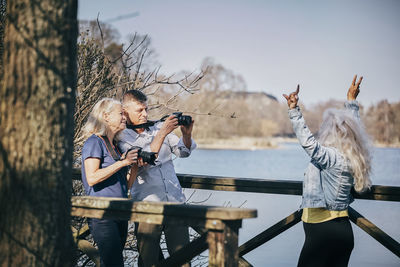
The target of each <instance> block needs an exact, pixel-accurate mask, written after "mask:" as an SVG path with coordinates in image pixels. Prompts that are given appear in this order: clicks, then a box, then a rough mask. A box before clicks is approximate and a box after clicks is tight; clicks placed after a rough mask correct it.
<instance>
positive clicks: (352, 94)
mask: <svg viewBox="0 0 400 267" xmlns="http://www.w3.org/2000/svg"><path fill="white" fill-rule="evenodd" d="M362 80H363V76H361V77H360V79H359V80H358V82H356V81H357V74H356V75H354V78H353V81H352V82H351V85H350V88H349V90H348V91H347V100H348V101H352V100H356V99H357V96H358V93H360V84H361V81H362Z"/></svg>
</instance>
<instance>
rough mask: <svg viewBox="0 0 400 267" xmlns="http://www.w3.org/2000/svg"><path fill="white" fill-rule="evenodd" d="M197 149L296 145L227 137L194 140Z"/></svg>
mask: <svg viewBox="0 0 400 267" xmlns="http://www.w3.org/2000/svg"><path fill="white" fill-rule="evenodd" d="M195 141H196V143H197V147H198V148H199V149H207V150H265V149H279V148H281V147H282V144H284V143H298V140H297V139H296V138H288V137H229V138H226V139H217V138H207V139H205V138H204V139H195ZM374 146H375V147H378V148H400V143H396V144H382V143H374Z"/></svg>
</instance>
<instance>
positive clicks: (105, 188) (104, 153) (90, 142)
mask: <svg viewBox="0 0 400 267" xmlns="http://www.w3.org/2000/svg"><path fill="white" fill-rule="evenodd" d="M116 152H117V154H119V152H118V150H117V151H116ZM87 158H98V159H100V169H103V168H106V167H108V166H110V165H112V164H114V163H115V162H116V161H115V160H114V159H113V157H112V156H111V154H110V152H109V151H108V149H107V147H106V144H105V143H104V140H103V139H102V138H101V137H99V136H97V135H92V136H90V137H89V138H88V139H87V140H86V142H85V143H84V145H83V148H82V167H81V168H82V182H83V186H84V187H85V192H86V194H87V195H88V196H96V197H122V198H127V197H128V194H127V193H128V183H127V180H126V176H127V170H128V169H127V168H126V167H124V168H122V169H120V170H119V171H117V172H116V173H114V174H113V175H111V176H110V177H109V178H107V179H106V180H104V181H102V182H100V183H97V184H95V185H93V186H89V184H88V183H87V180H86V172H85V164H84V162H85V159H87Z"/></svg>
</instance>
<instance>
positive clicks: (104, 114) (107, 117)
mask: <svg viewBox="0 0 400 267" xmlns="http://www.w3.org/2000/svg"><path fill="white" fill-rule="evenodd" d="M109 117H110V115H109V114H108V113H103V120H104V121H105V122H108V119H109Z"/></svg>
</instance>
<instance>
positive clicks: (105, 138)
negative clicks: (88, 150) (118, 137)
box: [101, 135, 121, 161]
mask: <svg viewBox="0 0 400 267" xmlns="http://www.w3.org/2000/svg"><path fill="white" fill-rule="evenodd" d="M101 139H103V141H104V143H105V144H106V147H107V150H108V152H109V153H110V154H111V156H112V158H113V159H114V160H115V161H119V160H121V157H120V156H118V155H117V152H115V149H114V147H113V145H111V143H110V140H108V137H107V136H105V135H103V136H101ZM118 153H119V151H118Z"/></svg>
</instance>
